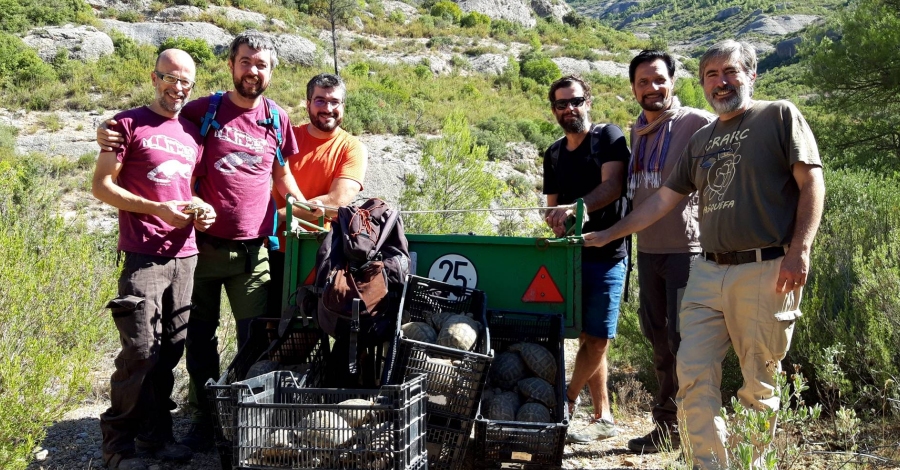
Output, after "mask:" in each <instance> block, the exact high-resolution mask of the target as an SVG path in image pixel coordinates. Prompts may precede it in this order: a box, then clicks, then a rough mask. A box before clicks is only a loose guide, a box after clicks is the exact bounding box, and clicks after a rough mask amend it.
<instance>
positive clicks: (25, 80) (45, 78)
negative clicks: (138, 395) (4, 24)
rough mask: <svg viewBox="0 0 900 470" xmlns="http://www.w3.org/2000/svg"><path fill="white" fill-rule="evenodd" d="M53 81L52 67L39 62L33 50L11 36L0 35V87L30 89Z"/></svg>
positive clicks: (39, 59)
mask: <svg viewBox="0 0 900 470" xmlns="http://www.w3.org/2000/svg"><path fill="white" fill-rule="evenodd" d="M55 80H56V72H55V71H54V70H53V67H51V66H50V65H48V64H46V63H45V62H44V61H43V60H41V58H40V57H38V55H37V53H36V52H35V51H34V49H32V48H30V47H26V46H25V44H24V43H23V42H22V40H21V39H19V38H17V37H15V36H13V35H11V34H6V33H0V87H2V88H9V87H11V86H23V87H27V88H31V87H33V86H35V85H37V84H40V83H42V82H51V81H55Z"/></svg>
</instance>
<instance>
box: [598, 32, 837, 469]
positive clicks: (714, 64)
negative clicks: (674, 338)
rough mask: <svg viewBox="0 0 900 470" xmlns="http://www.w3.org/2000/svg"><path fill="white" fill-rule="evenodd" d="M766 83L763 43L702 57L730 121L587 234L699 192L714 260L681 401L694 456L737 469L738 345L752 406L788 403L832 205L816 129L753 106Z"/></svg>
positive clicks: (685, 354) (691, 309)
mask: <svg viewBox="0 0 900 470" xmlns="http://www.w3.org/2000/svg"><path fill="white" fill-rule="evenodd" d="M755 80H756V52H755V50H754V49H753V47H752V46H750V45H749V44H746V43H743V42H740V43H739V42H736V41H732V40H728V41H723V42H720V43H718V44H715V45H714V46H712V47H711V48H710V49H709V50H708V51H707V52H706V53H705V54H704V55H703V57H701V59H700V84H701V85H702V86H703V90H704V93H705V95H706V99H707V101H709V103H710V105H712V107H713V109H714V110H715V112H716V114H717V115H718V119H717V120H715V121H713V122H712V123H710V124H709V125H707V126H705V127H704V128H702V129H700V130H699V131H697V133H696V134H694V136H693V137H692V138H691V141H690V143H689V144H688V147H687V149H685V153H684V154H683V155H682V158H681V161H680V163H679V165H678V166H677V167H676V168H675V170H674V171H673V172H672V174H671V175H670V176H669V178H668V179H667V180H666V182H665V184H664V186H663V187H662V188H660V189H659V191H657V192H656V193H655V194H654V195H653V196H651V197H650V198H649V199H647V200H646V201H644V202H643V203H642V204H641V205H640V207H638V208H637V209H636V210H635V211H634V212H632V213H631V214H630V215H629V216H628V217H626V218H624V219H623V220H622V221H620V222H619V223H617V224H616V225H614V226H613V227H611V228H609V229H608V230H604V231H601V232H594V233H588V234H585V236H584V239H585V245H586V246H594V245H597V244H600V245H602V244H604V243H606V242H607V241H608V240H610V239H614V238H618V237H622V236H624V235H627V234H629V233H633V232H635V231H638V230H641V229H643V228H644V227H646V226H648V225H650V224H651V223H653V222H655V221H656V220H658V219H659V218H660V217H662V216H663V215H664V214H665V213H667V212H668V211H670V210H671V209H672V208H673V207H675V206H676V205H677V204H678V203H679V202H680V201H681V200H682V198H683V197H684V196H685V195H687V194H690V193H691V192H693V191H698V193H699V195H700V246H701V248H702V249H703V253H702V255H701V257H700V258H699V259H698V260H697V262H696V263H695V264H694V266H693V269H692V270H691V274H690V278H689V280H688V284H687V287H686V288H685V293H684V297H683V299H682V303H681V312H680V314H679V321H680V326H681V340H682V347H681V348H680V349H679V350H678V356H677V363H676V369H677V373H678V383H679V389H678V395H677V399H676V402H677V404H678V411H679V417H680V418H681V419H680V420H679V421H680V426H681V438H682V443H683V447H682V449H683V450H684V453H685V456H686V458H688V459H690V460H691V461H692V464H693V466H694V468H699V469H702V470H706V469H715V468H719V467H720V466H722V467H727V465H728V460H729V455H728V452H727V451H726V448H725V445H726V443H725V441H724V439H725V436H726V435H727V433H726V429H725V423H724V420H723V419H722V418H721V417H720V416H719V409H720V408H721V406H722V398H721V394H720V392H719V388H720V385H721V380H722V361H723V360H724V358H725V353H726V352H727V350H728V347H729V345H730V346H733V347H734V349H735V352H736V353H737V357H738V359H739V361H740V365H741V371H742V374H743V377H744V385H743V387H741V389H740V390H739V391H738V399H739V400H740V401H741V403H742V404H743V405H744V406H746V407H748V408H752V409H773V410H774V409H778V407H779V399H778V397H777V396H776V395H775V392H774V389H775V387H774V380H773V376H774V375H775V374H777V373H779V372H780V370H781V360H782V359H784V357H785V356H786V354H787V351H788V348H789V347H790V342H791V337H792V335H793V331H794V322H795V321H796V319H797V318H798V317H799V316H800V314H801V313H800V309H799V305H800V298H801V294H802V290H803V289H802V288H803V285H804V284H805V283H806V279H807V274H808V271H809V255H810V250H811V248H812V243H813V240H814V238H815V235H816V231H817V230H818V227H819V220H820V219H821V216H822V207H823V204H824V198H825V184H824V179H823V176H822V163H821V160H820V158H819V152H818V148H817V146H816V141H815V138H814V137H813V135H812V132H811V131H810V129H809V125H808V124H807V123H806V120H805V119H803V116H802V115H801V114H800V112H799V111H798V110H797V108H796V107H795V106H794V105H793V104H791V103H789V102H787V101H775V102H767V101H756V100H752V99H751V96H752V93H753V84H754V82H755ZM770 431H771V432H772V433H773V435H774V432H775V423H774V420H773V422H772V423H771V426H770ZM755 457H758V456H755Z"/></svg>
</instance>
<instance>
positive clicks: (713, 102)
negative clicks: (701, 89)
mask: <svg viewBox="0 0 900 470" xmlns="http://www.w3.org/2000/svg"><path fill="white" fill-rule="evenodd" d="M720 91H733V92H734V95H732V96H731V97H729V98H728V99H727V100H724V101H722V100H719V99H716V98H715V94H716V93H718V92H720ZM751 91H752V88H751V86H750V85H746V84H745V85H741V86H740V87H736V86H734V85H725V86H722V87H717V88H715V89H714V90H713V91H712V93H706V101H707V102H709V105H710V106H712V108H713V110H714V111H715V112H716V114H720V115H721V114H728V113H731V112H734V111H737V110H738V109H740V108H741V107H742V106H744V105H745V104H746V103H747V101H749V100H750V94H751Z"/></svg>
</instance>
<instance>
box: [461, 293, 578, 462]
mask: <svg viewBox="0 0 900 470" xmlns="http://www.w3.org/2000/svg"><path fill="white" fill-rule="evenodd" d="M487 321H488V326H489V327H490V329H491V347H492V348H493V350H494V351H495V352H498V353H499V352H500V351H505V350H506V349H507V348H509V346H511V345H513V344H515V343H536V344H539V345H541V346H543V347H545V348H546V349H547V350H549V351H550V352H551V353H552V354H553V355H554V357H555V362H556V364H557V373H556V383H555V384H554V394H555V395H556V402H557V406H556V409H555V410H551V416H552V418H553V422H552V423H530V422H521V421H500V420H490V419H487V418H485V417H484V416H483V415H482V412H481V406H480V405H479V409H478V416H477V418H476V419H475V462H476V466H477V467H478V468H520V469H552V468H561V467H562V459H563V449H564V448H565V443H566V432H567V430H568V427H569V410H568V407H567V406H566V397H565V371H566V369H565V360H564V355H563V354H564V353H563V348H564V343H563V327H562V317H561V316H560V315H554V314H539V313H522V312H509V311H494V310H492V311H490V312H488V315H487Z"/></svg>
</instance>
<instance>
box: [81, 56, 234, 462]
mask: <svg viewBox="0 0 900 470" xmlns="http://www.w3.org/2000/svg"><path fill="white" fill-rule="evenodd" d="M194 76H195V67H194V61H193V60H192V59H191V56H190V55H188V54H187V53H186V52H184V51H181V50H178V49H168V50H165V51H163V52H162V53H160V55H159V57H158V58H157V61H156V67H155V70H154V71H153V73H152V74H151V76H150V77H151V80H152V81H153V86H154V88H155V90H156V99H155V100H154V101H153V102H152V103H151V104H150V105H148V106H144V107H140V108H135V109H131V110H128V111H124V112H121V113H119V114H117V115H116V116H115V120H116V122H117V124H116V125H115V126H114V129H115V130H116V131H118V132H119V133H120V134H121V135H122V146H121V147H119V148H117V149H115V151H104V152H101V153H100V155H99V156H98V157H97V164H96V168H95V170H94V177H93V181H92V191H93V194H94V196H95V197H96V198H97V199H99V200H101V201H103V202H106V203H107V204H110V205H112V206H114V207H116V208H118V209H119V244H118V248H119V251H120V252H123V253H124V254H125V262H124V264H123V268H122V273H121V276H120V277H119V295H118V296H117V297H116V298H115V299H113V300H112V301H110V302H109V305H108V307H109V308H110V309H111V310H112V317H113V321H114V322H115V324H116V328H117V329H118V330H119V337H120V341H121V343H122V350H121V351H120V352H119V355H118V357H117V358H116V361H115V365H116V370H115V372H114V373H113V375H112V378H111V380H110V407H109V409H108V410H106V412H104V413H103V414H102V415H101V416H100V427H101V430H102V432H103V444H102V450H103V460H104V462H105V463H106V465H107V466H108V467H109V468H111V469H127V470H135V469H146V468H147V466H146V465H145V464H144V463H143V462H142V460H141V459H140V458H138V457H137V453H138V452H141V453H149V454H151V455H153V456H154V457H156V458H159V459H169V460H188V459H190V458H191V456H192V452H191V450H190V449H189V448H187V447H186V446H183V445H179V444H175V442H174V437H173V434H172V416H171V410H173V409H175V408H176V405H175V402H173V401H172V399H171V394H172V388H173V386H174V383H175V379H174V375H173V373H172V370H173V369H174V368H175V366H176V365H177V364H178V361H179V360H180V359H181V356H182V354H183V352H184V341H185V336H186V334H187V331H186V327H185V326H186V324H187V323H188V315H189V313H190V309H191V292H192V290H193V274H194V269H195V267H196V265H197V243H196V240H195V237H194V229H195V228H196V229H197V230H200V231H203V230H206V229H208V228H209V227H210V226H211V224H212V223H213V221H215V217H216V213H215V210H214V209H213V208H212V207H211V206H210V205H209V204H206V203H205V202H203V201H202V200H201V199H200V198H197V197H193V196H192V194H191V183H192V180H193V175H194V171H195V168H196V167H197V165H198V164H199V163H200V155H201V154H202V144H201V139H200V132H199V130H198V128H197V126H196V125H194V124H192V123H191V122H190V121H188V120H186V119H184V118H182V117H180V116H179V111H180V110H181V108H182V106H184V104H185V103H186V102H187V99H188V96H189V95H190V92H191V88H193V85H194ZM198 208H199V212H197V209H198Z"/></svg>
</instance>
